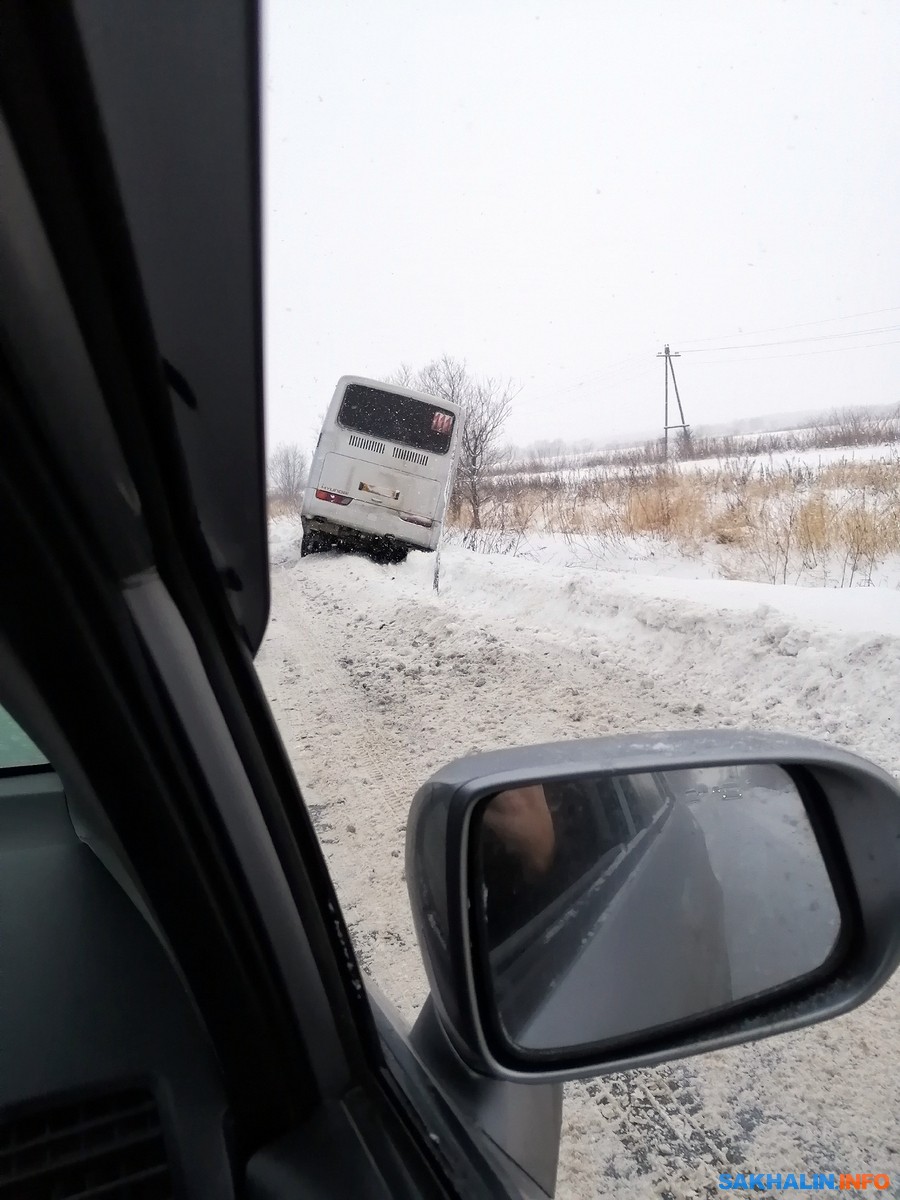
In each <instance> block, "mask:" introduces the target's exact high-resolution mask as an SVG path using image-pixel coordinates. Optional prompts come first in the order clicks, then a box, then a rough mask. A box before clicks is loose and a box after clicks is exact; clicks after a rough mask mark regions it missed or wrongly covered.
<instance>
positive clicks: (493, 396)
mask: <svg viewBox="0 0 900 1200" xmlns="http://www.w3.org/2000/svg"><path fill="white" fill-rule="evenodd" d="M517 394H518V388H515V387H514V386H513V385H512V384H511V383H510V382H509V381H505V382H504V381H503V380H499V379H491V378H488V379H482V380H480V381H478V382H476V383H474V384H473V386H472V389H471V392H470V395H469V399H468V403H467V404H466V423H465V425H464V426H463V435H462V445H461V446H460V452H459V466H458V468H457V487H458V489H459V491H460V492H461V494H462V495H463V497H464V498H465V500H466V501H467V502H468V505H469V509H470V511H471V514H472V528H473V529H480V528H481V508H482V504H483V502H484V490H485V482H486V480H487V477H488V476H489V475H490V474H491V472H492V471H495V470H496V469H497V467H498V466H500V465H501V461H502V459H503V457H504V455H503V448H502V445H501V437H502V435H503V427H504V425H505V424H506V421H507V419H508V417H509V414H510V411H511V409H512V403H513V400H514V399H515V398H516V395H517Z"/></svg>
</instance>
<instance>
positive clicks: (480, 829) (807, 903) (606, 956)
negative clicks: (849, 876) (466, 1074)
mask: <svg viewBox="0 0 900 1200" xmlns="http://www.w3.org/2000/svg"><path fill="white" fill-rule="evenodd" d="M473 831H474V832H473V838H474V843H473V851H474V854H473V863H474V868H473V869H474V872H475V874H474V876H473V884H474V886H473V890H472V895H471V901H472V904H473V907H474V912H475V917H476V927H477V930H478V936H479V939H480V942H481V949H482V953H483V955H484V956H485V957H486V959H487V963H488V976H489V981H490V990H491V992H492V999H493V1004H494V1007H495V1011H496V1012H497V1014H498V1016H499V1019H500V1024H501V1026H502V1029H503V1032H504V1034H505V1036H506V1037H507V1038H508V1039H509V1041H510V1042H511V1043H512V1044H513V1045H515V1046H516V1047H517V1048H518V1049H519V1050H521V1051H525V1052H527V1051H548V1050H562V1049H563V1048H566V1049H569V1050H570V1051H574V1050H575V1049H578V1048H581V1049H584V1048H586V1047H588V1046H594V1045H596V1044H598V1043H602V1042H605V1041H608V1040H611V1039H616V1038H623V1037H628V1036H630V1035H635V1034H638V1033H645V1032H649V1031H650V1030H652V1029H655V1028H658V1027H660V1026H665V1025H669V1024H671V1023H672V1022H679V1021H684V1020H686V1019H690V1018H695V1017H698V1016H702V1015H704V1014H707V1013H710V1012H712V1011H714V1010H717V1009H721V1008H723V1007H727V1006H729V1005H733V1004H736V1003H740V1002H744V1001H746V1000H749V999H750V998H752V997H755V996H758V995H761V994H762V993H765V992H768V991H770V990H772V989H774V988H777V987H780V986H782V985H784V984H787V983H790V982H792V981H794V980H797V979H800V978H802V977H803V976H805V975H808V974H809V973H810V972H812V971H815V970H816V969H817V968H818V967H820V966H822V964H823V963H824V962H825V961H826V960H827V959H828V957H829V955H830V953H831V951H832V949H833V948H834V946H835V943H836V941H837V937H838V933H839V930H840V913H839V909H838V904H837V901H836V899H835V895H834V891H833V889H832V886H831V882H830V880H829V876H828V871H827V869H826V867H825V863H824V861H823V858H822V854H821V851H820V849H819V845H818V842H817V840H816V837H815V834H814V832H813V829H812V826H811V825H810V823H809V818H808V817H807V814H806V809H805V807H804V804H803V801H802V799H801V798H800V795H799V793H798V791H797V788H796V787H795V785H794V783H793V782H792V780H791V778H790V776H789V775H788V774H787V772H785V771H784V770H782V769H781V768H780V767H778V766H773V765H753V766H736V767H714V768H711V767H706V768H703V769H698V770H682V771H669V772H664V773H663V772H661V773H653V774H639V775H602V776H601V775H598V776H597V777H596V778H593V779H581V780H577V781H560V782H553V783H549V782H548V783H543V784H540V785H536V786H531V787H521V788H517V789H515V790H511V791H506V792H501V793H499V794H498V795H496V796H493V797H491V798H490V799H488V800H487V801H485V802H484V803H483V805H482V806H481V807H480V809H479V811H478V815H477V817H476V819H475V821H474V822H473Z"/></svg>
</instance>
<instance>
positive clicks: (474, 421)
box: [387, 354, 519, 529]
mask: <svg viewBox="0 0 900 1200" xmlns="http://www.w3.org/2000/svg"><path fill="white" fill-rule="evenodd" d="M387 382H389V383H400V384H403V385H405V386H407V387H414V388H416V389H417V390H418V391H421V392H427V393H428V394H429V395H431V396H434V397H435V398H436V399H438V400H444V401H446V402H449V403H451V404H459V405H461V406H462V407H463V408H464V409H465V414H466V415H465V423H464V425H463V434H462V439H461V442H460V446H459V450H458V459H457V474H456V486H455V489H454V500H455V501H456V502H457V503H459V502H460V501H462V502H464V503H465V504H467V505H468V508H469V511H470V515H471V528H472V529H480V528H481V515H482V508H483V505H484V496H485V481H486V479H487V477H488V476H489V475H490V474H491V472H492V471H495V470H496V468H497V467H498V466H499V465H500V462H501V459H502V457H503V448H502V442H501V439H502V436H503V427H504V425H505V424H506V421H507V418H508V417H509V414H510V411H511V409H512V403H513V400H514V399H515V398H516V396H517V395H518V392H519V389H518V388H517V387H516V386H515V385H514V384H513V382H512V381H511V380H501V379H496V378H492V377H486V378H483V379H478V378H476V377H475V376H474V375H471V374H470V373H469V370H468V367H467V366H466V364H465V362H462V361H461V360H459V359H456V358H453V357H451V356H450V355H449V354H445V355H444V356H443V357H442V358H437V359H435V360H434V361H433V362H430V363H428V364H427V365H426V366H424V367H422V368H421V369H420V370H418V371H416V372H412V371H411V370H410V368H409V367H408V366H406V365H404V366H402V367H401V368H400V370H398V371H395V372H394V374H393V375H392V376H391V377H390V378H389V379H388V380H387Z"/></svg>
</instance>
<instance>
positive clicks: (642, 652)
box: [258, 531, 900, 1200]
mask: <svg viewBox="0 0 900 1200" xmlns="http://www.w3.org/2000/svg"><path fill="white" fill-rule="evenodd" d="M432 565H433V559H430V558H428V557H427V556H424V555H413V556H411V558H410V560H409V562H408V563H406V564H404V565H402V566H399V567H383V566H376V565H374V564H372V563H370V562H368V561H367V560H365V559H362V558H356V557H353V558H349V557H338V556H335V555H324V556H321V557H317V558H313V559H304V560H303V562H302V563H301V562H299V561H297V554H296V539H295V538H294V537H293V535H292V534H290V532H289V531H288V532H281V533H280V534H278V535H277V536H276V537H274V538H273V571H272V591H273V599H272V618H271V622H270V625H269V630H268V633H267V636H266V640H265V642H264V644H263V648H262V650H261V652H260V655H259V660H258V665H259V669H260V673H261V676H262V679H263V683H264V686H265V688H266V691H267V694H268V696H269V698H270V701H271V703H272V707H273V710H274V712H275V715H276V718H277V720H278V722H279V725H280V728H281V730H282V734H283V737H284V739H285V742H286V744H287V746H288V749H289V752H290V754H291V757H292V760H293V763H294V766H295V768H296V771H297V773H298V776H299V778H300V780H301V783H302V784H303V785H304V787H305V790H306V793H307V798H308V802H309V803H310V804H311V807H312V810H313V815H314V818H315V821H316V825H317V828H318V830H319V832H320V836H321V838H322V841H323V843H324V847H325V851H326V853H327V856H328V860H329V864H330V867H331V870H332V872H333V874H334V876H335V880H336V884H337V887H338V891H339V895H340V897H341V901H342V904H343V906H344V910H345V914H346V917H347V920H348V922H349V924H350V926H351V929H352V931H353V935H354V939H355V944H356V947H357V950H358V953H359V955H360V958H361V960H362V962H363V964H364V965H365V967H366V968H367V969H369V970H370V971H371V972H372V974H373V976H374V977H375V979H376V980H377V981H378V983H379V985H380V986H381V988H382V989H383V990H384V991H385V992H386V993H387V995H388V996H389V997H390V998H391V999H392V1000H393V1001H394V1003H395V1004H396V1005H397V1006H398V1008H399V1009H400V1011H401V1013H402V1014H403V1015H404V1016H405V1017H406V1018H407V1019H410V1020H411V1019H412V1018H413V1016H414V1015H415V1013H416V1011H417V1009H418V1007H419V1006H420V1004H421V1003H422V1001H423V999H424V996H425V991H426V984H425V978H424V974H423V971H422V967H421V962H420V959H419V953H418V949H417V947H416V944H415V939H414V935H413V931H412V923H411V918H410V914H409V907H408V902H407V897H406V888H405V883H404V878H403V850H404V829H405V821H406V814H407V811H408V807H409V803H410V800H411V798H412V796H413V793H414V792H415V790H416V789H417V788H418V786H419V785H420V784H421V783H422V782H423V781H424V780H425V779H426V778H427V777H428V775H429V774H430V773H431V772H433V771H434V770H435V769H437V768H438V767H439V766H441V765H442V764H444V763H445V762H447V761H449V760H450V759H452V758H455V757H458V756H459V755H462V754H466V753H469V752H472V751H480V750H488V749H493V748H497V747H501V746H511V745H516V744H522V743H527V742H538V741H547V740H554V739H562V738H573V737H584V736H594V735H599V734H605V733H618V732H628V731H649V730H669V729H675V728H679V729H685V728H698V727H722V726H732V727H748V726H754V727H757V728H763V729H779V730H788V731H792V732H800V733H806V734H811V735H813V736H818V737H827V738H831V739H833V740H834V741H838V742H840V743H841V744H844V745H847V746H849V747H851V748H853V749H855V750H858V751H859V752H861V753H863V754H866V755H868V756H869V757H872V758H873V759H875V760H876V761H877V762H879V763H880V764H881V765H882V766H884V767H886V768H887V769H889V770H893V771H895V772H896V771H897V770H898V769H900V745H898V742H897V733H898V709H900V703H898V699H897V696H898V693H900V687H898V684H900V617H898V618H897V627H896V629H895V627H894V622H895V617H894V610H895V608H896V610H900V596H898V594H897V593H893V595H892V596H891V597H890V599H892V600H893V601H894V604H893V605H892V604H889V603H887V602H885V597H879V596H877V595H873V594H872V593H865V592H860V593H857V594H856V597H850V598H849V599H848V598H844V599H840V598H839V597H838V598H837V599H825V600H823V598H822V597H821V595H818V596H813V595H812V594H811V595H810V604H809V606H808V608H807V607H805V606H804V603H803V597H802V595H801V596H799V597H798V596H797V594H796V593H798V592H800V591H802V589H776V588H770V587H766V586H765V585H746V584H733V585H729V584H728V583H723V582H714V583H713V584H712V585H710V583H709V582H699V583H696V584H694V585H693V590H692V589H691V587H689V586H688V584H687V583H686V582H685V581H677V585H673V584H672V581H668V584H667V585H665V586H664V582H665V581H658V582H659V587H655V585H654V581H652V580H646V579H642V580H634V579H629V578H628V577H625V576H621V575H613V574H608V573H600V572H589V571H575V570H565V569H563V568H555V569H554V568H548V567H542V566H540V565H538V564H536V563H533V562H522V561H519V560H514V559H502V558H500V559H491V558H487V557H483V556H477V555H470V554H466V553H465V552H463V551H449V552H446V553H445V557H444V582H443V585H442V590H441V594H440V595H439V596H436V595H435V594H434V593H433V591H432V590H431V578H430V573H431V569H432ZM754 587H759V588H762V591H760V592H759V593H758V595H756V594H751V593H750V591H748V589H752V588H754ZM667 588H668V590H667ZM703 589H705V590H703ZM729 589H731V590H729ZM779 594H780V595H779ZM764 600H765V601H766V604H765V606H763V607H761V606H762V605H763V601H764ZM779 605H780V607H779ZM813 606H816V607H815V609H814V608H813ZM898 1009H900V983H898V982H894V983H893V984H891V985H889V986H888V987H887V988H885V989H884V990H883V991H882V992H881V993H879V995H878V996H876V997H875V999H874V1000H873V1001H871V1002H870V1003H869V1004H868V1005H866V1006H865V1007H864V1008H862V1009H860V1010H859V1011H857V1012H856V1013H854V1014H851V1015H850V1016H847V1017H844V1018H842V1019H839V1020H837V1021H833V1022H829V1023H827V1024H824V1025H820V1026H817V1027H815V1028H813V1029H810V1030H806V1031H803V1032H800V1033H796V1034H790V1035H785V1036H782V1037H780V1038H776V1039H770V1040H768V1041H765V1042H761V1043H757V1044H756V1045H753V1046H747V1047H740V1048H737V1049H734V1050H730V1051H723V1052H719V1053H716V1054H710V1055H706V1056H704V1057H701V1058H694V1059H689V1060H686V1061H684V1062H681V1063H676V1064H674V1065H671V1066H667V1067H661V1068H657V1069H653V1070H644V1071H637V1072H632V1073H629V1074H628V1075H621V1076H612V1077H607V1078H605V1079H599V1080H596V1081H593V1082H590V1083H586V1084H578V1085H573V1086H571V1087H569V1088H568V1089H567V1099H566V1106H565V1112H564V1135H563V1148H562V1159H561V1167H560V1182H559V1191H558V1194H559V1195H560V1196H562V1197H566V1198H568V1200H588V1198H590V1197H594V1196H596V1197H601V1196H603V1197H625V1196H628V1197H635V1196H637V1197H651V1196H663V1195H671V1196H674V1197H688V1196H691V1197H693V1196H699V1195H710V1196H712V1195H715V1194H717V1187H716V1184H717V1177H718V1173H719V1172H720V1171H732V1170H736V1169H746V1170H748V1171H750V1170H753V1171H779V1170H781V1171H792V1170H796V1171H800V1170H806V1171H814V1170H815V1171H825V1170H831V1169H835V1170H838V1169H840V1170H847V1171H879V1170H880V1171H888V1172H891V1173H893V1174H894V1175H897V1174H898V1173H900V1130H898V1113H900V1034H898V1022H897V1017H898Z"/></svg>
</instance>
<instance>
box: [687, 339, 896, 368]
mask: <svg viewBox="0 0 900 1200" xmlns="http://www.w3.org/2000/svg"><path fill="white" fill-rule="evenodd" d="M879 346H900V339H898V340H896V341H891V342H867V343H866V344H865V345H864V346H835V347H834V348H833V349H831V350H799V351H798V352H797V353H796V354H757V355H752V356H751V357H750V358H712V359H710V358H707V359H702V358H700V359H698V360H697V361H696V362H695V363H694V366H695V367H717V366H724V365H725V364H727V365H729V366H734V364H735V363H753V362H781V361H782V360H783V359H785V358H811V357H812V356H813V355H815V354H843V353H844V351H845V350H877V349H878V347H879ZM741 349H743V347H741Z"/></svg>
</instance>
